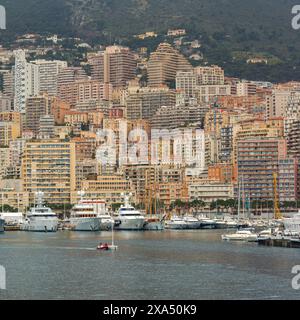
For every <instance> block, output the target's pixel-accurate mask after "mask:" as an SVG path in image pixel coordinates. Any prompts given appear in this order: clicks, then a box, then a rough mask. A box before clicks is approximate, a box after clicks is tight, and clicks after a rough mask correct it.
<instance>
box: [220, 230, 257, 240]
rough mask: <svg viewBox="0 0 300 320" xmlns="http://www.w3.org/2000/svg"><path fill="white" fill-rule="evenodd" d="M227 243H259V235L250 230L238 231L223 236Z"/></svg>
mask: <svg viewBox="0 0 300 320" xmlns="http://www.w3.org/2000/svg"><path fill="white" fill-rule="evenodd" d="M222 240H227V241H257V234H256V233H253V232H251V231H249V230H238V231H237V232H236V233H231V234H225V235H222Z"/></svg>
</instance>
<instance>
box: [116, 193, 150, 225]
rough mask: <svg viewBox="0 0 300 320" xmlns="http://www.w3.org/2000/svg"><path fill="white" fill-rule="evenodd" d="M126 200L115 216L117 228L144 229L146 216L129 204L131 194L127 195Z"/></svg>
mask: <svg viewBox="0 0 300 320" xmlns="http://www.w3.org/2000/svg"><path fill="white" fill-rule="evenodd" d="M124 200H125V201H124V205H122V206H121V207H120V209H119V212H118V214H117V215H116V216H114V220H115V226H114V228H115V230H143V228H144V224H145V217H144V216H143V215H142V213H141V212H140V211H138V210H136V209H135V208H134V207H133V206H131V205H130V204H129V196H127V195H125V196H124Z"/></svg>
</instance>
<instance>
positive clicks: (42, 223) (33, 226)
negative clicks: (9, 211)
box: [21, 191, 58, 232]
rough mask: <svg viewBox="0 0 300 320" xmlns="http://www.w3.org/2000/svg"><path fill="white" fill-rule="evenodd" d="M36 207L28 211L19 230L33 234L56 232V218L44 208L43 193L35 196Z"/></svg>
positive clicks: (48, 209) (50, 211)
mask: <svg viewBox="0 0 300 320" xmlns="http://www.w3.org/2000/svg"><path fill="white" fill-rule="evenodd" d="M35 197H36V205H35V206H34V207H33V208H31V209H30V211H29V213H28V214H27V217H26V219H25V222H24V223H23V224H22V226H21V228H22V230H24V231H32V232H33V231H35V232H56V231H57V228H58V218H57V216H56V214H55V213H54V212H53V211H52V210H51V209H50V208H49V207H46V206H44V204H43V197H44V193H43V192H41V191H39V192H37V193H36V194H35Z"/></svg>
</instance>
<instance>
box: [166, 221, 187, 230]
mask: <svg viewBox="0 0 300 320" xmlns="http://www.w3.org/2000/svg"><path fill="white" fill-rule="evenodd" d="M165 228H166V229H169V230H184V229H185V230H186V229H187V224H186V223H172V222H171V223H170V222H166V225H165Z"/></svg>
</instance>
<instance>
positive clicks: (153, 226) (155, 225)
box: [144, 221, 165, 231]
mask: <svg viewBox="0 0 300 320" xmlns="http://www.w3.org/2000/svg"><path fill="white" fill-rule="evenodd" d="M164 229H165V226H164V223H163V222H161V221H151V222H146V224H145V225H144V230H148V231H161V230H164Z"/></svg>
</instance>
